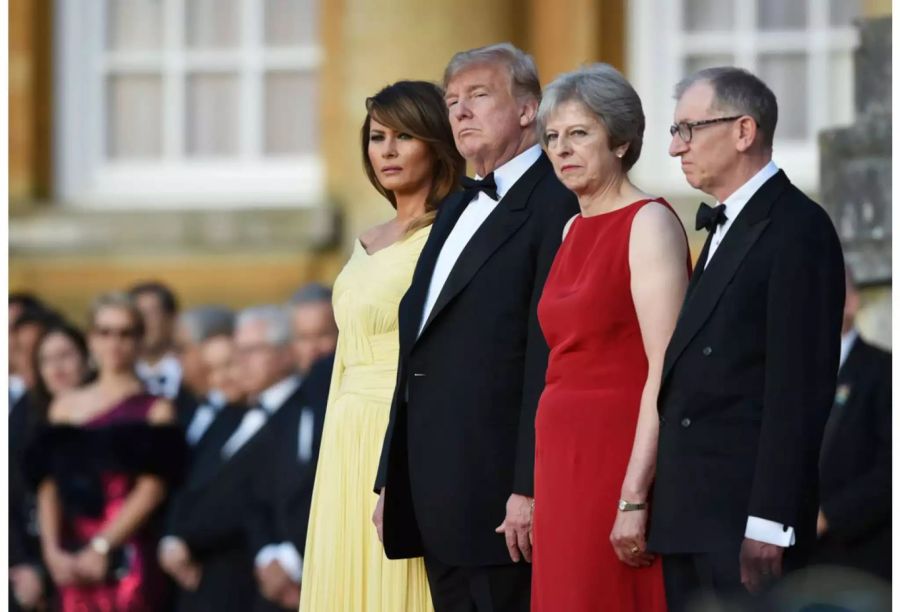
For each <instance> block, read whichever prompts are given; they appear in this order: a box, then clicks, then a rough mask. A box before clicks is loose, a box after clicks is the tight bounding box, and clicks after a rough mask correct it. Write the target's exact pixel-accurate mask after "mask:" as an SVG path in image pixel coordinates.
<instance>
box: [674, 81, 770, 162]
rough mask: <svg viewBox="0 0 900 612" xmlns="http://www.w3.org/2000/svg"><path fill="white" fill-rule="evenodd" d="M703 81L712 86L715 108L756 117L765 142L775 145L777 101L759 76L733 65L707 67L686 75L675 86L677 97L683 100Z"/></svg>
mask: <svg viewBox="0 0 900 612" xmlns="http://www.w3.org/2000/svg"><path fill="white" fill-rule="evenodd" d="M701 81H702V82H707V83H709V84H710V85H711V86H712V88H713V92H714V94H715V102H714V106H715V108H716V110H721V111H728V112H735V113H740V114H741V115H749V116H751V117H753V120H754V121H756V125H757V126H758V128H759V132H760V134H762V142H763V145H765V147H766V148H771V147H772V141H773V140H774V138H775V125H776V124H777V123H778V100H776V98H775V94H774V93H772V90H771V89H769V87H768V86H767V85H766V84H765V83H763V82H762V81H761V80H760V79H759V77H757V76H756V75H754V74H752V73H750V72H748V71H747V70H744V69H743V68H736V67H734V66H717V67H715V68H705V69H703V70H700V71H698V72H695V73H694V74H691V75H689V76H687V77H685V78H684V79H682V80H681V81H680V82H679V83H678V85H676V86H675V99H676V100H679V99H681V96H683V95H684V92H685V91H687V90H688V89H689V88H690V87H691V86H692V85H694V84H696V83H699V82H701Z"/></svg>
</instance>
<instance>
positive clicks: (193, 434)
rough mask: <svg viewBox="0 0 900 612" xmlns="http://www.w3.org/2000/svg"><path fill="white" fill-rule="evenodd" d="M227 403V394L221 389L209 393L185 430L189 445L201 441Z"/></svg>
mask: <svg viewBox="0 0 900 612" xmlns="http://www.w3.org/2000/svg"><path fill="white" fill-rule="evenodd" d="M225 404H226V401H225V396H224V395H222V393H221V392H220V391H216V390H212V391H210V392H209V394H207V396H206V401H204V402H203V403H202V404H200V405H199V406H198V407H197V410H196V411H195V412H194V418H192V419H191V422H190V424H189V425H188V427H187V430H186V431H185V434H184V437H185V439H186V440H187V443H188V444H189V445H191V446H194V445H195V444H197V442H199V441H200V438H202V437H203V434H205V433H206V430H207V429H209V426H210V425H212V422H213V421H214V420H215V419H216V416H217V415H218V414H219V412H221V410H222V408H224V407H225Z"/></svg>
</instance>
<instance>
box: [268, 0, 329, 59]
mask: <svg viewBox="0 0 900 612" xmlns="http://www.w3.org/2000/svg"><path fill="white" fill-rule="evenodd" d="M265 7H266V19H265V21H266V44H267V45H268V46H270V47H285V46H291V45H311V44H315V42H316V39H317V36H316V34H317V32H318V29H319V28H318V19H319V11H318V3H317V2H316V0H266V4H265Z"/></svg>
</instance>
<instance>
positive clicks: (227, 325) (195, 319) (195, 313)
mask: <svg viewBox="0 0 900 612" xmlns="http://www.w3.org/2000/svg"><path fill="white" fill-rule="evenodd" d="M178 320H179V322H180V323H181V324H182V325H183V326H184V328H185V330H187V333H188V336H190V338H191V341H193V342H195V343H199V342H203V341H204V340H208V339H209V338H212V337H213V336H230V335H231V334H232V333H234V313H233V312H232V311H231V310H230V309H228V308H226V307H224V306H198V307H197V308H191V309H190V310H186V311H184V312H182V313H181V315H179V319H178Z"/></svg>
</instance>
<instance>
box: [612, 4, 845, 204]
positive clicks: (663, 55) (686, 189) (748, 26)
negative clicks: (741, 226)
mask: <svg viewBox="0 0 900 612" xmlns="http://www.w3.org/2000/svg"><path fill="white" fill-rule="evenodd" d="M792 1H794V0H792ZM806 1H807V10H808V15H809V25H808V26H807V28H806V29H805V30H790V31H765V32H763V31H760V30H757V28H756V2H755V1H754V0H738V1H737V2H735V15H734V19H735V28H734V30H731V31H728V32H714V31H703V32H685V31H684V27H683V21H682V17H683V15H684V10H683V0H630V2H628V13H627V20H628V21H627V26H626V27H627V29H628V37H627V38H628V43H627V49H626V54H627V65H628V73H629V79H630V80H631V82H632V84H633V85H634V87H635V89H636V90H637V92H638V94H639V95H640V96H641V102H642V103H643V107H644V114H645V117H646V129H645V131H644V143H643V148H642V152H641V159H640V161H639V162H638V164H637V165H636V166H635V167H634V169H633V171H632V177H633V178H634V180H635V181H636V182H637V183H638V184H639V185H641V187H642V188H644V189H646V190H648V191H651V192H654V193H660V194H662V195H666V196H670V197H683V196H689V195H696V191H693V190H692V189H691V187H690V186H689V185H688V184H687V183H686V182H685V180H684V175H683V174H682V172H681V167H680V165H679V162H678V160H677V159H673V158H671V157H669V155H668V147H669V143H670V142H671V137H670V136H669V131H668V130H669V126H670V125H671V124H672V118H673V113H674V110H675V100H674V98H673V94H674V90H675V84H676V83H677V82H678V80H680V79H681V78H682V77H683V76H686V75H684V74H683V73H682V71H683V63H684V58H685V57H686V56H687V55H692V54H697V53H704V54H715V53H729V54H733V55H734V57H735V64H736V65H737V66H740V67H742V68H746V69H747V70H750V71H751V72H753V73H756V72H757V59H758V54H759V53H765V52H779V53H785V52H791V51H802V52H804V53H806V54H807V58H808V61H807V82H808V84H809V86H810V87H811V88H812V87H815V88H816V90H817V91H818V92H819V93H820V95H808V96H807V122H808V123H807V132H808V136H807V138H806V139H803V140H796V139H795V140H789V139H784V138H780V137H779V136H778V130H777V128H776V131H775V143H774V154H773V158H774V161H775V163H776V164H778V165H779V166H780V167H781V168H783V169H784V170H785V172H786V173H787V174H788V176H789V177H790V178H791V181H792V182H793V183H794V184H795V185H797V186H798V187H799V188H801V189H803V190H804V191H809V192H817V191H818V189H819V147H818V132H819V131H820V130H822V129H825V128H828V127H836V126H833V125H831V124H829V122H828V121H829V118H828V108H827V107H826V106H825V104H824V103H822V100H823V98H822V97H821V96H826V98H827V95H828V92H829V91H830V89H829V87H830V79H831V76H832V75H831V73H830V71H829V68H828V58H829V55H830V54H831V53H834V52H836V51H837V52H841V51H846V52H848V53H850V52H852V50H853V49H855V48H856V46H857V45H858V38H859V37H858V32H857V31H856V29H855V28H853V27H847V28H835V27H833V26H831V25H830V23H829V13H828V2H826V1H825V0H806ZM848 85H849V86H850V87H852V86H853V83H852V82H851V83H849V84H848Z"/></svg>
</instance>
